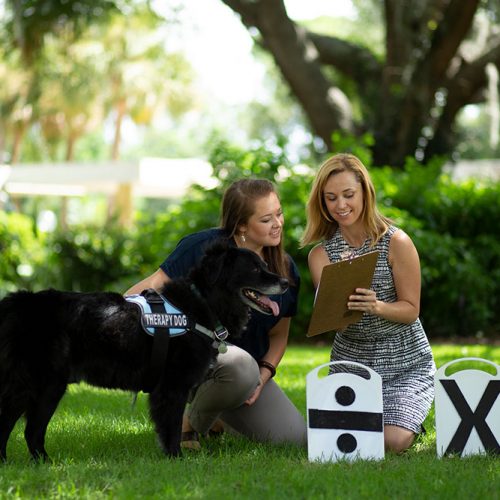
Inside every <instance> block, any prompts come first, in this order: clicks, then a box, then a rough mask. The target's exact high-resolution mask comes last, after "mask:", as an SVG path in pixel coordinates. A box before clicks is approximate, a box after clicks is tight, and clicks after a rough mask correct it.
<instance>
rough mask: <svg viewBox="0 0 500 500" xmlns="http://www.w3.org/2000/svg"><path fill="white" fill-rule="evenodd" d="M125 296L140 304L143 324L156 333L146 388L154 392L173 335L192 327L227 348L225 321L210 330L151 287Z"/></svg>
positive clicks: (137, 304) (150, 332)
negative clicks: (223, 323)
mask: <svg viewBox="0 0 500 500" xmlns="http://www.w3.org/2000/svg"><path fill="white" fill-rule="evenodd" d="M194 290H195V291H197V290H196V289H194ZM125 300H127V302H130V303H133V304H135V305H136V306H138V307H139V309H140V310H141V325H142V328H143V330H144V331H145V332H146V333H147V334H148V335H151V336H152V337H153V347H152V351H151V361H150V365H149V370H147V372H146V375H145V377H144V380H143V384H142V385H143V391H144V392H151V391H152V390H153V389H154V388H155V386H156V384H157V383H158V380H159V379H160V374H161V371H162V369H163V367H164V366H165V362H166V360H167V353H168V344H169V341H170V338H171V337H172V338H173V337H180V336H181V335H184V334H185V333H187V332H188V331H192V332H194V333H196V334H198V335H200V336H202V337H204V338H206V337H208V338H210V339H212V341H213V344H212V345H213V347H215V348H216V349H217V350H218V351H219V352H220V353H224V352H226V351H227V345H226V343H225V340H226V338H227V336H228V332H227V330H226V329H225V328H224V327H223V326H222V325H220V324H218V325H217V327H216V328H215V330H210V329H208V328H206V327H204V326H203V325H199V324H198V323H193V322H192V321H190V320H189V318H188V317H187V315H186V314H184V313H183V312H182V311H180V310H179V309H177V308H176V307H175V306H174V305H173V304H171V303H170V302H168V300H167V299H166V298H165V297H164V296H163V295H161V294H159V293H158V292H157V291H156V290H153V289H152V288H148V289H147V290H144V291H143V292H142V293H141V294H140V295H128V296H126V297H125Z"/></svg>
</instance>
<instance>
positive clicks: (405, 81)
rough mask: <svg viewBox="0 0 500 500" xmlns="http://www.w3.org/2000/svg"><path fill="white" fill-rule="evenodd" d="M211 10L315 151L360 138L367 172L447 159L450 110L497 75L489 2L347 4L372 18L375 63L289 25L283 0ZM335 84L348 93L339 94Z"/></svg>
mask: <svg viewBox="0 0 500 500" xmlns="http://www.w3.org/2000/svg"><path fill="white" fill-rule="evenodd" d="M221 1H222V2H223V3H225V4H226V5H227V6H229V7H230V8H231V9H232V10H233V11H234V12H235V13H237V14H238V15H239V16H240V19H241V22H242V23H243V24H244V25H245V26H246V27H247V28H248V29H249V31H250V33H252V36H253V38H254V40H255V42H256V43H258V44H259V45H260V46H261V47H262V48H263V49H264V50H266V51H268V52H269V53H270V54H271V55H272V57H273V59H274V62H275V63H276V66H277V67H278V68H279V70H280V72H281V75H282V76H283V79H284V81H285V82H286V84H287V85H288V87H289V89H290V92H291V93H292V94H293V95H294V96H295V97H296V99H297V101H298V102H299V103H300V106H301V107H302V108H303V110H304V112H305V114H306V116H307V117H308V120H309V122H310V124H311V127H312V130H313V132H314V133H315V134H316V135H317V136H319V137H320V138H321V139H322V140H323V142H324V144H325V146H326V147H327V148H328V149H332V147H333V146H332V134H333V133H334V132H335V131H343V132H347V133H351V134H354V135H355V136H361V135H362V134H365V133H366V132H369V133H371V134H372V135H373V136H374V138H375V142H374V146H373V155H374V162H375V164H390V165H403V163H404V161H405V158H406V157H407V156H416V157H417V158H418V159H419V160H422V161H424V162H425V161H426V160H428V159H429V158H431V157H432V156H433V155H436V154H448V153H450V152H451V151H452V148H453V146H454V126H455V123H456V119H457V115H458V113H459V111H460V110H461V109H463V108H464V107H465V106H466V105H468V104H473V103H478V102H481V101H483V100H484V99H485V92H486V90H487V85H488V78H487V69H488V68H491V67H493V68H496V71H497V74H498V67H499V66H500V33H499V32H498V29H497V26H495V22H496V21H497V16H498V14H499V13H500V4H499V2H498V1H496V0H495V1H481V0H467V1H465V2H464V1H463V0H384V1H368V0H364V1H363V2H361V1H358V2H355V3H356V4H357V5H358V7H360V6H363V7H364V8H365V9H372V10H373V12H374V17H375V18H376V16H375V14H380V15H381V19H383V25H384V31H385V36H384V48H383V49H384V50H383V54H382V56H379V55H378V54H377V53H376V52H375V50H374V48H373V47H369V46H366V45H362V44H361V43H355V42H353V41H352V40H346V39H343V38H341V37H339V36H334V35H331V34H328V35H326V34H323V33H320V32H316V31H313V30H311V29H308V28H307V27H305V26H303V25H301V24H298V23H296V22H294V21H293V20H292V19H291V18H290V17H289V16H288V14H287V10H286V6H285V1H284V0H254V1H248V0H221ZM325 1H326V0H325ZM330 1H333V0H330ZM478 39H480V43H479V42H478ZM472 40H476V44H475V45H474V47H473V48H472V47H471V41H472ZM332 70H333V71H332ZM342 78H343V80H342ZM345 79H347V80H348V81H349V82H352V83H353V84H354V85H353V87H354V92H350V93H348V92H346V90H345V88H344V87H342V85H341V82H345ZM355 108H357V109H359V115H358V116H356V114H355V112H354V109H355Z"/></svg>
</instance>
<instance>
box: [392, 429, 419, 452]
mask: <svg viewBox="0 0 500 500" xmlns="http://www.w3.org/2000/svg"><path fill="white" fill-rule="evenodd" d="M414 439H415V433H414V432H412V431H410V430H408V429H404V428H403V427H398V426H397V425H386V426H384V443H385V450H386V451H392V452H393V453H402V452H403V451H406V450H407V449H408V448H409V447H410V446H411V445H412V444H413V440H414Z"/></svg>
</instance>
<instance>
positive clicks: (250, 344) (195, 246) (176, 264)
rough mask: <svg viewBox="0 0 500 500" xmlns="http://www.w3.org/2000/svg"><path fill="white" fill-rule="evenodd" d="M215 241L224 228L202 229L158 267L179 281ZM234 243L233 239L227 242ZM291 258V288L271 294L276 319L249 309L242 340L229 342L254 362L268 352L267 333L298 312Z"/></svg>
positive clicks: (296, 280) (223, 235) (296, 276)
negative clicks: (278, 310) (282, 292)
mask: <svg viewBox="0 0 500 500" xmlns="http://www.w3.org/2000/svg"><path fill="white" fill-rule="evenodd" d="M218 238H227V234H226V232H225V231H224V230H223V229H220V228H212V229H205V230H204V231H200V232H198V233H193V234H190V235H188V236H185V237H184V238H182V239H181V240H180V241H179V243H178V244H177V246H176V247H175V249H174V251H173V252H172V253H171V254H170V255H169V256H168V257H167V258H166V259H165V260H164V261H163V263H162V264H161V266H160V268H161V269H162V270H163V271H164V272H165V273H166V274H167V275H168V276H169V277H170V278H178V277H180V276H186V275H187V274H188V273H189V271H190V269H191V268H192V267H194V266H195V265H196V264H197V263H198V261H199V260H200V259H201V257H202V256H203V252H204V249H205V248H206V246H207V245H208V244H210V243H211V242H212V241H214V240H216V239H218ZM230 241H231V242H233V240H232V239H231V240H230ZM233 243H234V242H233ZM288 257H289V259H290V276H291V277H292V278H293V281H294V285H293V286H290V287H289V288H288V290H287V291H286V292H285V293H284V294H283V295H273V296H271V299H272V300H274V301H275V302H277V304H278V305H279V307H280V312H279V315H278V316H273V315H267V314H262V313H260V312H258V311H255V310H254V309H251V315H250V321H249V322H248V326H247V329H246V332H245V333H244V335H243V336H242V338H240V339H237V340H231V343H233V344H234V345H237V346H239V347H241V348H242V349H244V350H245V351H247V352H249V353H250V354H251V355H252V356H253V357H254V358H255V359H256V360H257V361H258V360H260V359H262V358H263V357H264V355H265V354H266V353H267V351H268V350H269V335H268V333H269V331H270V330H271V329H272V328H273V327H274V326H275V325H276V323H278V321H279V320H280V319H281V318H287V317H290V316H295V314H296V313H297V297H298V294H299V287H300V276H299V271H298V269H297V266H296V264H295V262H294V261H293V259H292V258H291V257H290V256H288Z"/></svg>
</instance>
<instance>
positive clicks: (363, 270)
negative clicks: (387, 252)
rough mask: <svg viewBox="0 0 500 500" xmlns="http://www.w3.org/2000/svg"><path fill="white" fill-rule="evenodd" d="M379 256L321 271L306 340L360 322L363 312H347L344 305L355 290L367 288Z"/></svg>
mask: <svg viewBox="0 0 500 500" xmlns="http://www.w3.org/2000/svg"><path fill="white" fill-rule="evenodd" d="M378 255H379V252H378V251H374V252H369V253H366V254H364V255H360V256H359V257H354V258H352V259H347V260H341V261H340V262H335V263H333V264H328V265H326V266H325V267H324V268H323V271H322V273H321V279H320V282H319V285H318V290H317V292H316V300H315V301H314V309H313V312H312V315H311V320H310V322H309V329H308V331H307V337H314V336H315V335H319V334H320V333H325V332H330V331H332V330H340V329H342V328H345V327H346V326H347V325H350V324H352V323H356V322H358V321H359V320H360V319H361V317H362V316H363V312H362V311H350V310H349V309H347V302H348V300H349V295H352V293H353V292H354V290H355V289H356V288H370V286H371V284H372V280H373V274H374V272H375V265H376V264H377V258H378Z"/></svg>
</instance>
